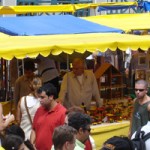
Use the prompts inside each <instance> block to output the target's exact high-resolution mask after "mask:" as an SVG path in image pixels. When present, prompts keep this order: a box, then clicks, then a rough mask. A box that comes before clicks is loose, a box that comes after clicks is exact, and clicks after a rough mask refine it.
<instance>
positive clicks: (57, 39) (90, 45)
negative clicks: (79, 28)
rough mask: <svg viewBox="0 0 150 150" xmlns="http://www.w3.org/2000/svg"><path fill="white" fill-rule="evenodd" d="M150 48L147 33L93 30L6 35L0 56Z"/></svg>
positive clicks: (22, 56)
mask: <svg viewBox="0 0 150 150" xmlns="http://www.w3.org/2000/svg"><path fill="white" fill-rule="evenodd" d="M149 47H150V38H149V37H148V36H142V37H141V36H136V35H128V34H117V33H103V34H102V33H95V34H94V33H93V34H69V35H47V36H8V37H7V36H6V37H3V38H0V57H2V58H4V59H7V60H11V59H12V58H13V57H16V58H19V59H22V58H25V57H31V58H33V57H36V56H37V55H38V54H41V55H43V56H47V55H49V54H52V55H59V54H60V53H62V52H64V53H67V54H72V53H73V52H78V53H84V52H85V51H89V52H94V51H96V50H99V51H101V52H105V51H106V50H107V49H110V50H112V51H115V50H116V49H117V48H119V49H121V50H126V49H127V48H131V49H132V50H137V49H138V48H141V49H143V50H147V49H148V48H149Z"/></svg>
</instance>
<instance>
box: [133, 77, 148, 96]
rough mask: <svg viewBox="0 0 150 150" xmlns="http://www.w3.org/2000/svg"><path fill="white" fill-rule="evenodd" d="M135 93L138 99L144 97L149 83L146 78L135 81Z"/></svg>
mask: <svg viewBox="0 0 150 150" xmlns="http://www.w3.org/2000/svg"><path fill="white" fill-rule="evenodd" d="M134 90H135V94H136V97H137V98H138V99H143V98H144V96H145V95H146V94H147V92H148V84H147V82H146V81H145V80H138V81H136V82H135V89H134Z"/></svg>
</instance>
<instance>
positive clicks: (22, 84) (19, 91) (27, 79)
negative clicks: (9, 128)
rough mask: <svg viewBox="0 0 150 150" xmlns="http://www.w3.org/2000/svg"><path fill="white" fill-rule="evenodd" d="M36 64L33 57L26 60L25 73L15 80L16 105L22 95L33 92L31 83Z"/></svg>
mask: <svg viewBox="0 0 150 150" xmlns="http://www.w3.org/2000/svg"><path fill="white" fill-rule="evenodd" d="M34 70H35V65H34V62H33V60H32V59H29V58H28V59H25V60H24V75H22V76H20V77H19V78H18V79H17V80H16V82H15V91H14V99H15V102H16V105H17V104H18V102H19V100H20V98H21V97H23V96H26V95H28V94H29V93H30V92H31V88H30V83H31V81H32V79H33V77H34Z"/></svg>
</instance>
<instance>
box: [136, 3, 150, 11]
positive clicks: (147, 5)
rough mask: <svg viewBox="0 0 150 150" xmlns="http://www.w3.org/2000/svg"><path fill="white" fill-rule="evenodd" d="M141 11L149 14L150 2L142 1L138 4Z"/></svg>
mask: <svg viewBox="0 0 150 150" xmlns="http://www.w3.org/2000/svg"><path fill="white" fill-rule="evenodd" d="M138 6H139V8H140V9H144V11H145V12H149V11H150V2H148V1H141V2H139V4H138Z"/></svg>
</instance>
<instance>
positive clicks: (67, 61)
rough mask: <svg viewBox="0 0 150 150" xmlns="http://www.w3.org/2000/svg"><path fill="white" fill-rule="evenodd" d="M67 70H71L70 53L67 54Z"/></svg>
mask: <svg viewBox="0 0 150 150" xmlns="http://www.w3.org/2000/svg"><path fill="white" fill-rule="evenodd" d="M67 72H69V55H68V54H67Z"/></svg>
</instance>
